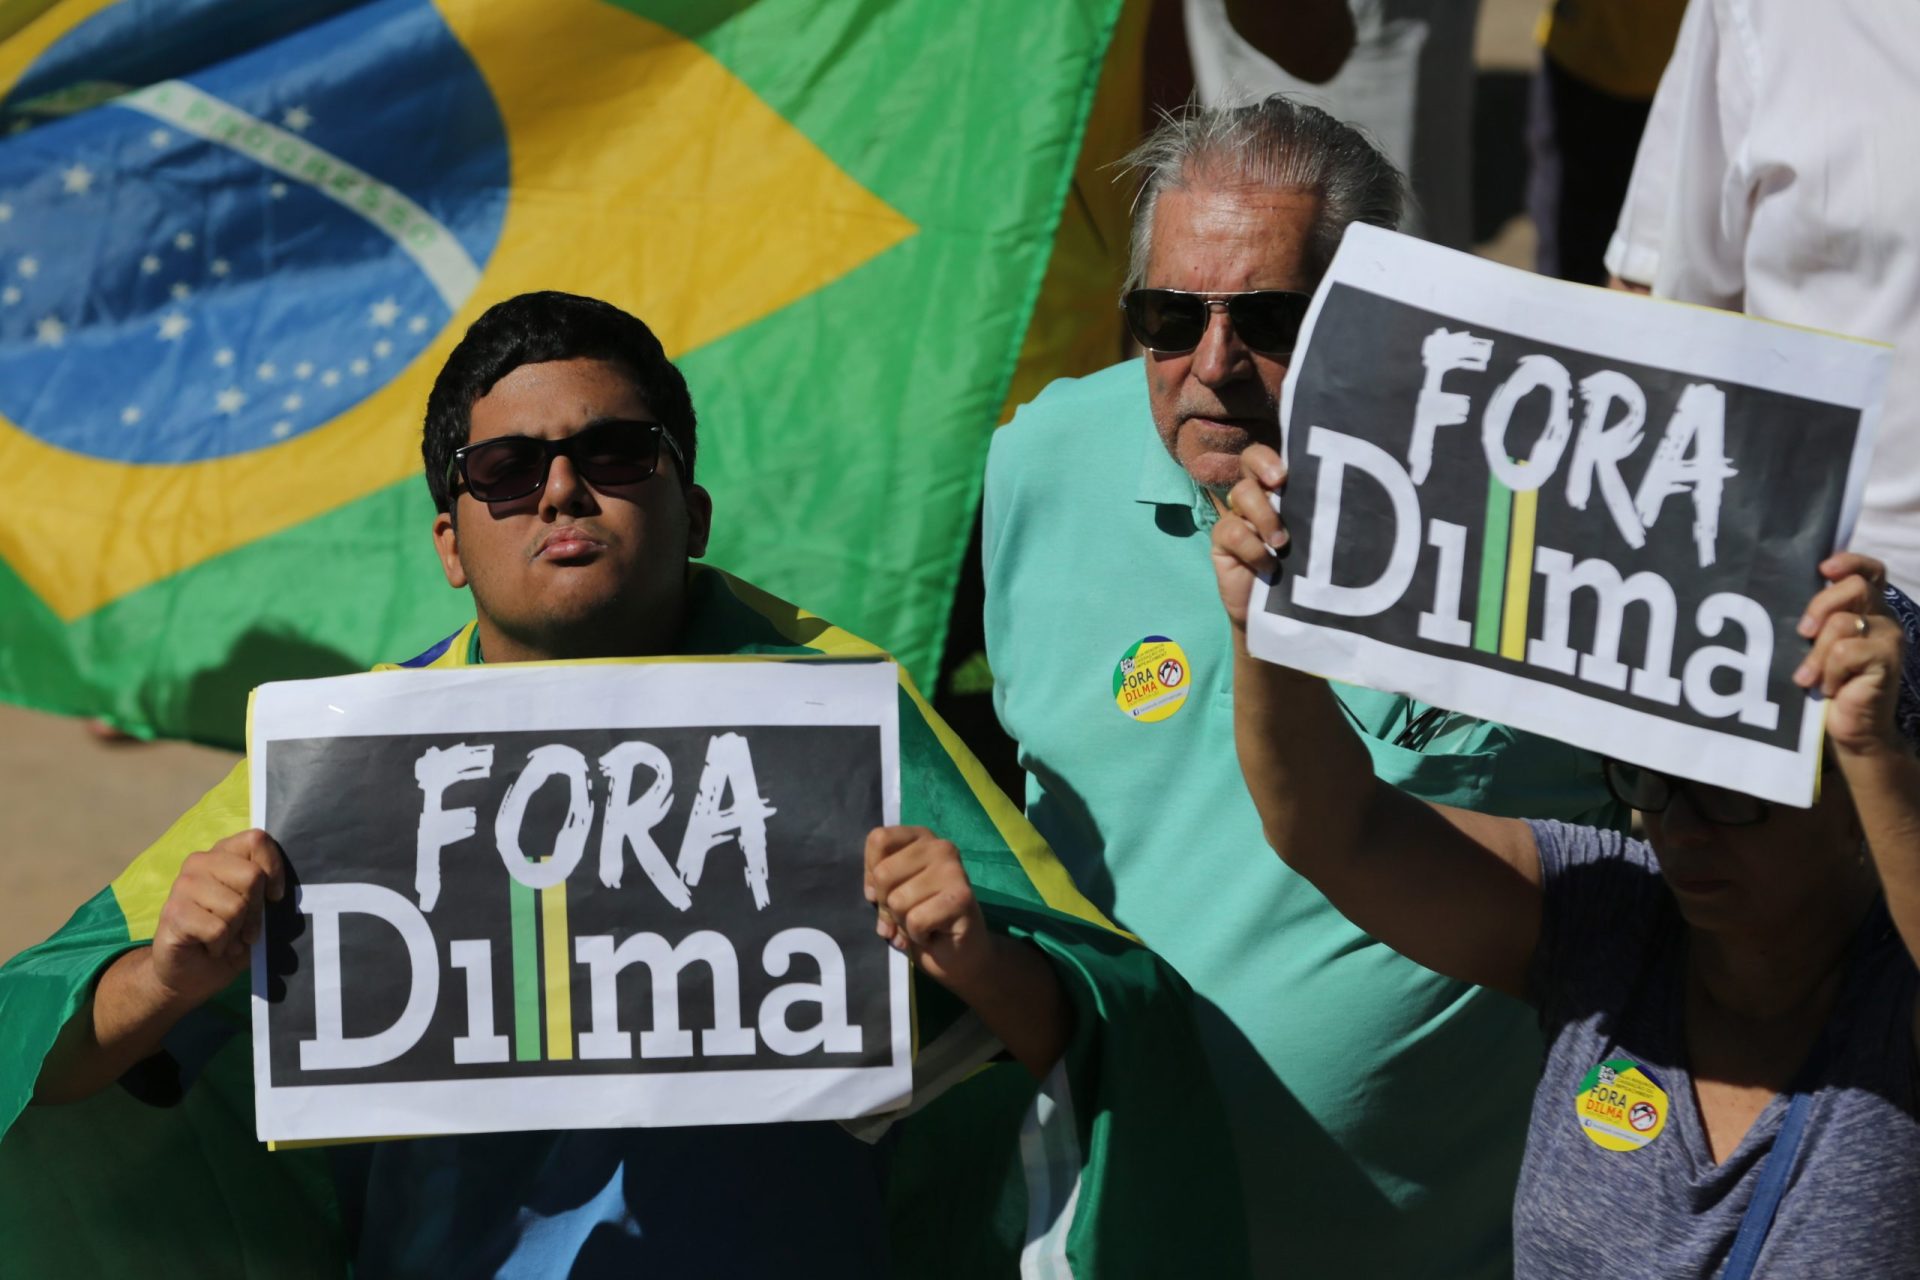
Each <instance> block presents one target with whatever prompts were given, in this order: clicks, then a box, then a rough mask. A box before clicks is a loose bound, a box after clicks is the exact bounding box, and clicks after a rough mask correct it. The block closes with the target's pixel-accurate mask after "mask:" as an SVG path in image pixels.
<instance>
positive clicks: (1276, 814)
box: [1213, 445, 1540, 996]
mask: <svg viewBox="0 0 1920 1280" xmlns="http://www.w3.org/2000/svg"><path fill="white" fill-rule="evenodd" d="M1241 469H1242V477H1243V478H1242V479H1241V481H1240V483H1239V484H1238V485H1236V486H1235V487H1234V489H1233V493H1232V498H1231V503H1230V506H1231V510H1230V511H1228V512H1226V513H1223V514H1222V516H1221V519H1220V522H1219V524H1218V525H1216V526H1215V528H1214V535H1213V563H1214V570H1215V573H1216V575H1217V576H1218V578H1219V583H1220V596H1221V600H1222V602H1223V603H1224V604H1225V605H1226V608H1227V617H1228V619H1229V620H1230V621H1231V623H1232V626H1233V638H1234V668H1233V702H1234V743H1235V746H1236V747H1238V749H1239V753H1240V769H1241V772H1242V773H1243V774H1244V775H1245V776H1246V780H1247V789H1248V791H1250V792H1251V793H1252V795H1253V802H1254V805H1255V807H1256V808H1257V809H1258V810H1259V811H1260V820H1261V823H1262V825H1263V826H1264V828H1265V830H1266V835H1267V841H1268V843H1270V844H1271V845H1272V846H1273V847H1274V849H1275V850H1276V851H1277V852H1278V853H1279V854H1280V856H1281V857H1282V858H1283V859H1285V861H1286V863H1287V865H1288V866H1290V867H1292V868H1293V869H1294V870H1296V871H1298V872H1299V873H1300V874H1302V875H1304V876H1305V877H1306V878H1307V879H1309V880H1311V881H1312V882H1313V883H1314V885H1315V886H1316V887H1317V888H1318V889H1319V890H1320V891H1321V892H1322V893H1324V894H1326V896H1327V898H1328V900H1329V901H1331V902H1332V903H1333V905H1334V906H1335V907H1337V908H1339V910H1340V912H1341V914H1342V915H1344V916H1346V917H1347V919H1349V920H1351V921H1353V923H1354V924H1356V925H1358V926H1359V927H1360V928H1362V929H1364V930H1365V931H1366V932H1368V933H1369V934H1371V935H1373V936H1374V937H1376V938H1378V939H1380V940H1381V941H1382V942H1384V943H1386V944H1387V945H1388V946H1390V947H1392V948H1393V949H1394V950H1395V951H1398V952H1400V953H1401V954H1402V955H1404V956H1407V957H1408V958H1409V959H1412V960H1415V961H1417V962H1419V963H1420V964H1423V965H1426V966H1427V967H1428V968H1429V969H1433V970H1435V971H1437V972H1439V973H1443V974H1446V975H1447V976H1449V977H1453V978H1458V979H1461V980H1463V981H1466V982H1473V983H1478V984H1479V985H1481V986H1487V987H1493V988H1494V989H1496V990H1499V991H1504V992H1507V993H1508V994H1510V995H1515V996H1520V995H1524V993H1525V986H1526V977H1527V969H1528V966H1529V964H1530V963H1531V961H1532V959H1533V952H1534V947H1535V945H1536V943H1537V942H1538V940H1539V936H1540V856H1539V853H1538V851H1537V850H1536V848H1535V847H1534V841H1533V833H1532V831H1531V830H1530V829H1529V828H1528V827H1527V825H1526V824H1525V823H1524V822H1519V821H1516V820H1514V819H1511V818H1494V817H1489V816H1487V815H1485V814H1479V813H1470V812H1468V811H1466V810H1463V809H1453V808H1448V807H1446V806H1442V805H1431V804H1428V803H1426V802H1425V801H1421V800H1416V799H1414V798H1413V797H1412V796H1409V795H1407V794H1405V793H1404V792H1402V791H1400V790H1398V789H1396V788H1394V787H1392V786H1389V785H1388V784H1386V783H1383V782H1381V781H1380V780H1379V779H1377V778H1376V777H1374V774H1373V762H1372V759H1371V757H1370V756H1369V755H1368V754H1367V749H1366V747H1365V746H1364V745H1362V743H1361V741H1360V738H1359V735H1358V734H1357V733H1355V732H1354V730H1353V728H1352V726H1351V725H1350V724H1349V723H1348V722H1347V718H1346V716H1345V714H1344V713H1343V712H1342V711H1341V709H1340V706H1339V704H1338V703H1337V702H1336V700H1335V698H1334V695H1333V691H1332V690H1331V689H1330V688H1328V686H1327V682H1326V681H1324V680H1322V679H1320V678H1318V677H1316V676H1310V675H1306V674H1304V673H1302V672H1298V671H1295V670H1293V669H1291V668H1288V667H1281V666H1276V665H1274V664H1272V663H1267V662H1262V661H1260V660H1259V659H1257V658H1254V657H1253V656H1252V655H1251V654H1250V653H1249V652H1248V651H1247V600H1248V594H1249V592H1251V590H1252V588H1253V580H1254V575H1255V573H1256V572H1257V571H1258V570H1260V569H1262V568H1264V567H1265V566H1266V565H1268V564H1271V563H1274V556H1275V555H1277V554H1278V553H1279V552H1281V551H1283V550H1284V548H1285V546H1286V536H1287V535H1286V529H1285V527H1284V525H1283V524H1282V523H1281V521H1280V517H1279V516H1278V515H1277V514H1275V512H1274V510H1273V507H1272V506H1271V504H1270V503H1269V501H1268V494H1269V493H1274V492H1278V491H1280V489H1282V488H1283V487H1284V485H1285V482H1286V464H1285V463H1283V462H1282V461H1281V460H1280V457H1279V455H1278V454H1276V453H1275V452H1274V451H1273V450H1272V449H1269V448H1267V447H1266V446H1264V445H1253V446H1251V447H1249V448H1248V449H1247V451H1246V453H1245V454H1243V455H1242V460H1241ZM1269 548H1272V551H1271V552H1270V551H1269Z"/></svg>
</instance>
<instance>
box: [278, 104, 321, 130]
mask: <svg viewBox="0 0 1920 1280" xmlns="http://www.w3.org/2000/svg"><path fill="white" fill-rule="evenodd" d="M280 123H281V124H284V125H285V126H287V128H289V129H291V130H293V131H294V132H295V133H303V132H305V130H306V127H307V126H308V125H310V124H312V123H313V113H312V112H311V111H308V110H307V109H306V108H305V107H292V108H289V109H288V111H287V113H286V114H285V115H283V116H281V117H280Z"/></svg>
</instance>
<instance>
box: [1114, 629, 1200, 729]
mask: <svg viewBox="0 0 1920 1280" xmlns="http://www.w3.org/2000/svg"><path fill="white" fill-rule="evenodd" d="M1192 687H1193V668H1192V667H1190V666H1188V665H1187V654H1186V651H1185V650H1184V649H1182V648H1181V647H1180V646H1179V645H1177V644H1175V643H1174V642H1173V641H1171V640H1169V639H1167V638H1166V637H1165V636H1148V637H1147V638H1146V639H1145V640H1142V641H1141V642H1140V643H1139V644H1136V645H1134V646H1133V648H1131V649H1129V650H1127V652H1126V655H1125V656H1124V657H1122V658H1121V659H1120V665H1119V666H1117V667H1115V668H1114V669H1113V701H1114V704H1115V705H1116V706H1118V707H1119V708H1120V710H1122V711H1124V712H1126V714H1127V717H1128V719H1131V720H1145V721H1147V722H1149V723H1151V722H1152V721H1155V720H1165V719H1166V718H1167V717H1168V716H1170V715H1172V714H1173V713H1174V712H1176V711H1178V710H1179V709H1180V708H1181V706H1182V705H1183V704H1184V703H1185V702H1186V700H1187V693H1188V691H1189V690H1190V689H1191V688H1192Z"/></svg>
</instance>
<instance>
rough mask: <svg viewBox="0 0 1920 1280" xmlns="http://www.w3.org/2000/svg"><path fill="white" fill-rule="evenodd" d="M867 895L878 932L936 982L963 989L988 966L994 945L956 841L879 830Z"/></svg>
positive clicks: (914, 831) (917, 830)
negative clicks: (955, 843)
mask: <svg viewBox="0 0 1920 1280" xmlns="http://www.w3.org/2000/svg"><path fill="white" fill-rule="evenodd" d="M866 891H867V901H868V902H871V903H873V904H874V905H875V906H876V907H877V908H878V909H879V919H878V920H877V921H876V922H875V924H874V928H875V931H876V932H878V933H879V935H880V936H881V937H883V938H885V939H886V940H887V941H888V942H889V943H891V944H892V945H893V946H894V947H895V948H897V949H898V950H901V951H905V952H907V953H908V954H909V955H912V956H913V957H914V961H915V963H916V964H918V965H919V966H920V968H921V970H922V971H924V972H925V973H926V975H927V976H928V977H930V978H933V979H934V980H935V981H937V982H940V983H942V984H943V985H946V986H949V987H955V988H956V989H959V988H962V987H965V986H966V985H967V984H968V981H969V979H970V978H972V977H973V976H975V975H976V974H978V973H979V972H980V971H981V970H982V969H983V968H984V967H985V966H986V965H987V964H988V962H989V961H990V959H991V956H990V954H989V953H991V952H992V951H993V950H994V948H995V944H996V940H995V937H994V935H993V934H991V933H989V932H988V931H987V922H986V919H985V917H984V916H982V915H981V914H980V904H979V903H978V902H977V901H975V900H974V896H973V884H972V882H971V881H969V880H968V879H967V872H966V868H965V867H963V866H962V865H961V864H960V851H959V850H958V849H956V848H955V847H954V846H953V843H952V842H951V841H948V840H942V839H940V838H938V837H937V836H935V835H934V834H933V832H931V831H929V830H927V829H926V828H925V827H875V828H874V829H873V830H872V831H871V832H869V833H868V834H867V882H866Z"/></svg>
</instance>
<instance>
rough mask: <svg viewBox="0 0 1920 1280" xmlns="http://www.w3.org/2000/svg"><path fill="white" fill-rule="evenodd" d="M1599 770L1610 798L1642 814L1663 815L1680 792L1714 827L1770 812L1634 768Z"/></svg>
mask: <svg viewBox="0 0 1920 1280" xmlns="http://www.w3.org/2000/svg"><path fill="white" fill-rule="evenodd" d="M1831 764H1832V761H1831V760H1823V761H1821V764H1820V768H1821V770H1822V772H1824V771H1825V770H1826V769H1827V768H1828V767H1830V766H1831ZM1600 770H1601V772H1602V773H1603V774H1605V775H1606V779H1607V790H1608V791H1611V792H1612V793H1613V798H1614V799H1615V800H1618V801H1619V802H1620V803H1621V804H1623V805H1626V806H1627V807H1628V808H1629V809H1638V810H1639V811H1640V812H1642V813H1665V812H1666V811H1667V808H1668V807H1669V806H1670V805H1672V804H1673V798H1674V797H1675V796H1677V795H1679V794H1680V793H1681V792H1682V791H1685V792H1686V793H1687V803H1688V804H1690V805H1691V806H1693V811H1694V812H1695V813H1697V814H1699V815H1700V817H1702V818H1703V819H1705V820H1706V821H1708V822H1711V823H1712V824H1713V825H1715V826H1716V827H1751V826H1754V825H1755V824H1757V823H1761V822H1765V821H1766V820H1767V815H1768V814H1770V813H1772V812H1773V807H1772V806H1771V805H1769V804H1768V803H1767V802H1766V801H1765V800H1762V799H1760V798H1758V797H1757V796H1750V795H1747V794H1746V793H1745V792H1741V791H1729V790H1727V788H1725V787H1710V786H1708V785H1707V784H1706V783H1704V782H1691V781H1689V780H1687V779H1685V778H1674V777H1670V776H1668V775H1667V774H1664V773H1659V772H1656V771H1655V770H1652V769H1643V768H1641V767H1640V766H1639V765H1637V764H1625V763H1623V762H1621V761H1619V760H1603V761H1601V764H1600Z"/></svg>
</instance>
